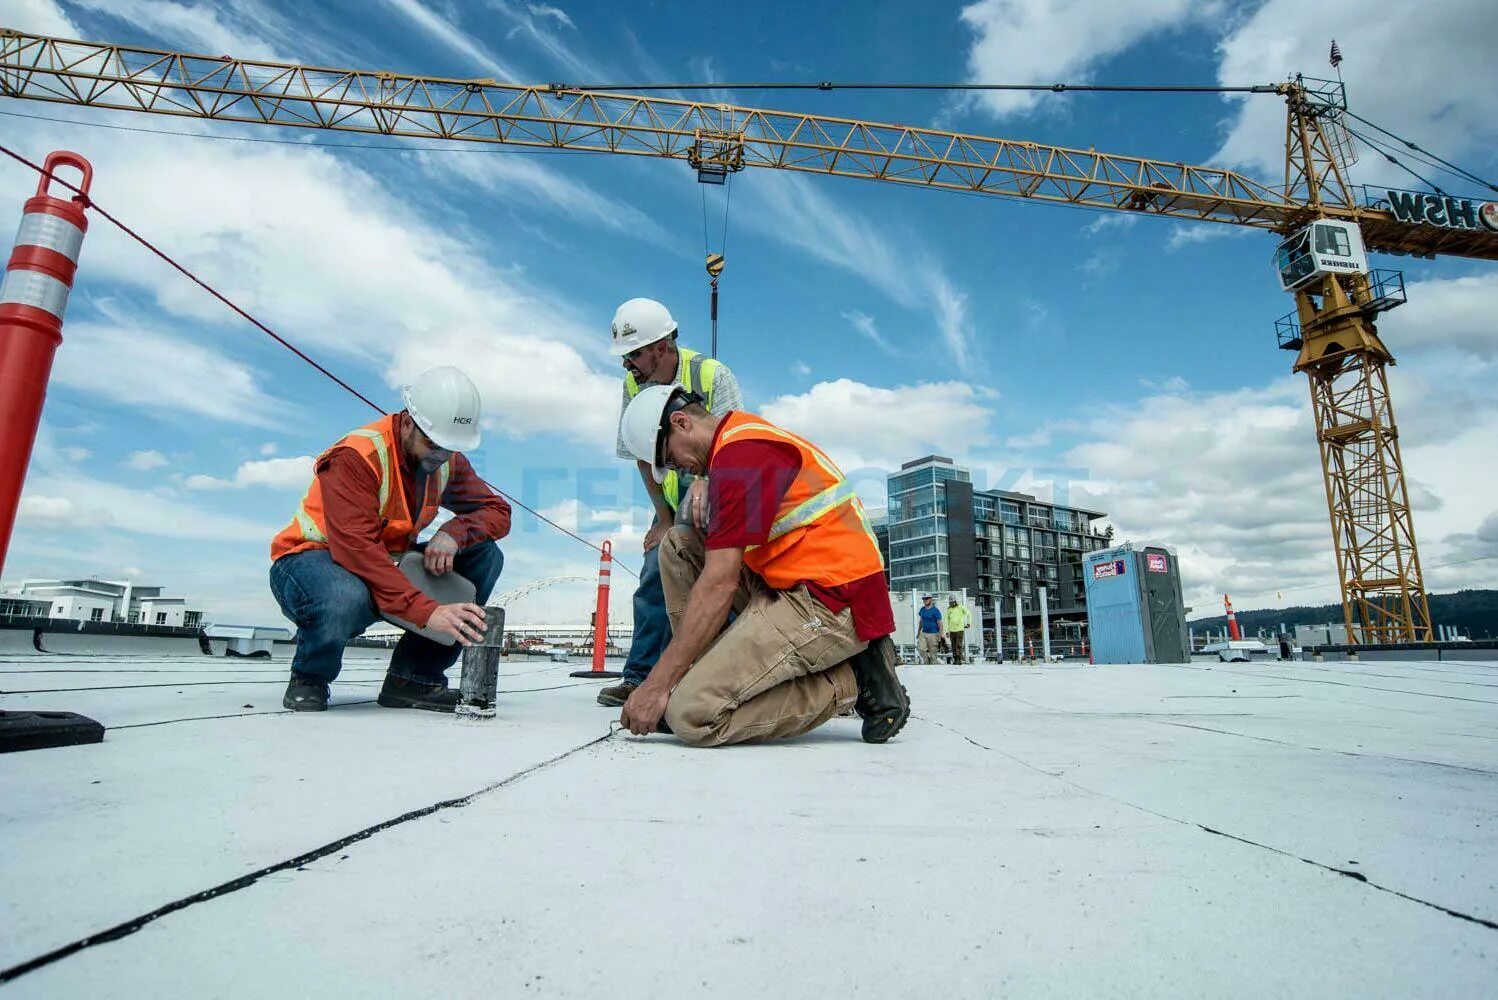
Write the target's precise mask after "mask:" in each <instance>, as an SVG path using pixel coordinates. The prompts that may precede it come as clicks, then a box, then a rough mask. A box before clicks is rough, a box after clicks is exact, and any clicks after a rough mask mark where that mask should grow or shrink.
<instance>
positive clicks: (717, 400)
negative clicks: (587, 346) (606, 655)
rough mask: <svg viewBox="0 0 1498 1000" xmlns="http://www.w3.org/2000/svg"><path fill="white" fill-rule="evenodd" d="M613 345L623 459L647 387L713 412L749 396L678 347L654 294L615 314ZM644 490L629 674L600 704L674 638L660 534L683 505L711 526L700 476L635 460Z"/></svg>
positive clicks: (611, 703) (714, 364)
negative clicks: (627, 419) (632, 410)
mask: <svg viewBox="0 0 1498 1000" xmlns="http://www.w3.org/2000/svg"><path fill="white" fill-rule="evenodd" d="M613 338H614V339H613V344H612V345H611V346H610V348H609V352H610V353H611V354H613V355H614V356H615V357H617V358H622V359H623V362H624V370H625V375H624V401H623V402H622V403H621V404H620V407H619V440H618V443H617V444H616V446H615V450H616V452H617V453H618V455H619V457H620V458H623V459H632V458H634V457H635V456H634V454H633V453H632V452H631V451H630V450H629V448H628V447H627V446H626V445H625V441H624V413H625V411H626V410H627V409H628V407H629V403H630V400H632V399H634V398H635V397H636V396H638V395H639V393H640V390H641V389H643V388H644V387H645V386H647V385H679V386H681V387H683V388H684V389H686V391H687V392H691V393H696V394H697V395H698V396H700V397H702V399H703V405H704V406H706V408H707V410H708V412H710V413H719V414H721V413H727V412H728V411H729V410H741V409H743V407H744V401H743V398H742V397H741V396H740V394H739V383H738V380H737V379H736V378H734V375H733V372H732V371H730V370H729V368H728V366H727V365H725V364H723V363H722V362H721V361H717V360H715V359H713V358H709V357H707V356H706V355H703V354H700V353H698V352H697V351H690V350H687V349H686V348H685V347H678V346H676V320H674V319H672V318H671V313H670V312H668V311H667V309H666V307H665V306H663V305H661V304H660V303H659V302H657V301H655V300H654V299H630V300H629V301H628V302H625V303H624V304H623V305H621V306H620V307H619V308H618V309H617V310H615V312H614V323H613ZM636 465H637V466H638V467H639V470H640V478H641V479H642V480H644V482H645V492H646V493H648V494H649V495H650V504H651V506H652V507H653V508H654V509H655V519H654V520H653V521H652V522H651V524H650V529H649V530H648V531H646V532H645V558H644V562H643V564H642V565H641V568H640V585H639V586H638V587H636V588H635V598H634V606H635V634H634V639H633V641H631V642H630V645H629V656H628V658H627V659H626V660H625V661H624V670H623V675H624V676H623V677H622V678H621V679H620V682H619V683H618V684H615V685H613V686H612V687H606V688H604V689H603V690H602V691H599V692H598V704H600V705H604V706H607V707H610V708H618V707H619V706H620V705H623V704H624V702H625V701H626V700H627V699H628V698H629V696H630V694H631V693H632V692H633V691H634V690H635V688H637V687H639V686H640V685H641V684H643V683H644V682H645V678H646V677H648V676H650V670H651V668H652V667H654V666H655V661H656V660H658V659H659V658H660V655H661V653H662V651H664V650H665V648H666V644H667V643H668V642H670V641H671V622H670V619H669V618H668V617H667V616H666V595H665V593H664V591H662V589H661V570H660V551H659V548H658V547H659V545H660V542H661V538H662V537H664V536H665V533H666V532H667V531H669V530H670V528H671V525H672V524H674V523H675V521H676V519H677V512H678V510H679V509H680V508H682V507H683V503H682V497H683V490H685V496H686V504H685V510H683V511H682V516H683V517H685V518H689V519H691V520H692V521H693V523H695V524H696V525H697V526H698V527H699V528H701V529H703V530H706V528H707V500H706V497H707V484H706V483H705V482H703V481H702V480H696V481H694V480H693V478H692V477H691V476H690V475H684V474H681V473H678V472H676V471H674V470H672V471H670V472H668V473H667V474H666V477H665V479H664V480H663V481H661V482H659V483H657V482H656V480H655V477H654V476H652V475H651V474H650V463H649V462H636Z"/></svg>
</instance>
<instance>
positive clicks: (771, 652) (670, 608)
mask: <svg viewBox="0 0 1498 1000" xmlns="http://www.w3.org/2000/svg"><path fill="white" fill-rule="evenodd" d="M706 558H707V549H706V547H705V545H704V539H703V536H702V533H701V532H700V531H697V530H696V529H695V528H687V527H682V526H677V527H675V528H672V529H671V530H670V531H669V532H668V533H667V535H666V537H665V539H664V540H663V541H662V542H661V584H662V586H663V587H664V589H665V591H666V614H667V615H669V616H670V618H671V629H672V631H673V632H679V631H680V628H681V618H682V615H683V614H684V613H685V612H686V609H687V597H688V596H689V595H690V594H691V592H692V586H693V585H694V584H695V583H696V582H697V578H698V577H699V576H701V575H702V567H703V564H704V561H705V560H706ZM733 606H734V609H735V610H736V611H738V617H737V618H735V619H734V621H733V623H732V624H730V625H729V626H728V627H727V628H725V629H724V630H723V631H722V633H721V634H719V636H718V638H717V639H716V640H714V641H713V644H712V645H711V646H709V647H708V648H707V650H706V651H705V652H703V654H702V655H701V656H700V657H698V659H697V662H696V663H694V664H692V667H691V669H690V670H688V671H687V673H686V676H684V677H683V678H682V679H681V682H680V683H679V684H677V685H676V690H675V691H673V692H671V700H670V701H669V702H667V704H666V723H667V725H669V726H670V727H671V731H672V732H673V733H675V734H676V735H677V736H678V737H679V738H680V739H682V740H683V741H684V742H686V743H690V744H691V745H692V746H703V747H707V746H723V745H725V744H729V743H744V742H748V741H751V740H773V739H782V738H785V737H789V736H800V735H801V734H802V733H805V732H810V731H811V730H813V729H815V728H817V727H818V726H820V725H821V724H822V723H824V722H826V721H827V720H828V719H830V718H832V717H833V716H834V715H837V714H838V713H839V712H841V711H843V710H844V709H845V708H848V707H849V706H851V705H852V704H853V702H854V701H856V700H857V698H858V683H857V681H856V680H854V677H853V667H852V665H851V664H849V663H848V662H847V661H848V658H849V657H852V656H856V655H857V654H858V653H861V652H862V651H863V650H864V648H865V647H866V646H867V645H868V643H866V642H862V641H860V640H859V638H858V635H857V633H856V632H855V631H854V628H853V614H852V612H851V611H850V610H849V609H848V608H844V609H843V610H842V611H840V612H838V613H837V614H833V613H832V612H830V611H828V610H827V609H826V608H825V607H823V606H822V604H821V602H819V601H818V600H817V599H816V598H814V597H812V596H811V594H810V593H808V592H807V589H806V588H805V587H804V586H798V587H796V588H795V589H794V590H772V589H771V588H770V587H769V585H768V584H766V583H765V581H764V580H763V579H762V578H761V577H759V576H758V575H757V574H755V573H752V572H750V571H749V570H748V569H745V570H744V572H743V576H742V577H741V579H740V582H739V591H738V593H737V594H736V595H735V596H734V602H733Z"/></svg>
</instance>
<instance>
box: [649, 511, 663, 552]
mask: <svg viewBox="0 0 1498 1000" xmlns="http://www.w3.org/2000/svg"><path fill="white" fill-rule="evenodd" d="M665 537H666V526H665V525H664V524H662V523H661V519H660V518H659V517H657V518H656V519H655V520H654V521H651V522H650V527H648V528H646V529H645V548H644V550H643V551H645V552H649V551H650V550H651V549H653V548H655V547H656V546H657V545H659V544H661V539H662V538H665Z"/></svg>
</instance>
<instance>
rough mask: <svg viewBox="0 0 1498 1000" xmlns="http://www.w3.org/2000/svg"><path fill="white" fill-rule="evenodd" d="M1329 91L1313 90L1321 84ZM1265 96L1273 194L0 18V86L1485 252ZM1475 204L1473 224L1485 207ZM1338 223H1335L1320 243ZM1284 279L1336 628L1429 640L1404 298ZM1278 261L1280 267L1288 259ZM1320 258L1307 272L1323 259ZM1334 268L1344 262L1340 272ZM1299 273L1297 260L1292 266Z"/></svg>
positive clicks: (881, 135) (1359, 283) (1316, 277)
mask: <svg viewBox="0 0 1498 1000" xmlns="http://www.w3.org/2000/svg"><path fill="white" fill-rule="evenodd" d="M1331 88H1335V90H1333V89H1331ZM1255 89H1260V90H1262V91H1264V92H1270V93H1277V94H1279V95H1280V96H1282V97H1283V98H1284V99H1285V101H1286V105H1287V109H1288V115H1287V119H1286V144H1285V175H1284V185H1283V187H1282V188H1276V187H1274V186H1272V185H1268V184H1264V183H1261V182H1259V181H1256V180H1253V179H1252V178H1249V177H1247V176H1244V175H1243V174H1240V173H1238V172H1236V171H1232V170H1225V169H1221V168H1217V167H1207V166H1194V165H1191V164H1185V163H1179V162H1174V161H1168V160H1156V159H1150V158H1147V157H1137V156H1124V155H1117V154H1110V153H1099V152H1097V151H1096V150H1093V149H1086V150H1083V149H1075V148H1068V147H1063V146H1056V145H1050V144H1046V143H1037V142H1028V141H1021V140H1013V139H1003V138H995V137H990V136H979V135H972V134H967V133H960V132H951V131H945V130H940V129H927V128H917V127H912V126H905V125H894V124H885V123H879V122H869V121H862V120H858V119H850V118H838V117H832V116H826V115H815V114H803V113H797V112H787V111H777V110H772V109H761V108H748V107H740V106H737V105H729V104H719V103H706V102H698V101H688V100H681V99H675V98H666V97H653V96H652V97H647V96H641V95H636V94H620V93H604V92H597V91H588V90H581V89H577V88H572V87H568V86H566V85H563V84H549V85H540V86H525V85H518V84H508V83H500V82H498V81H494V80H465V79H456V78H449V77H433V76H416V75H409V74H398V73H387V72H370V71H363V70H351V69H332V68H324V67H311V66H301V65H296V64H290V63H277V62H267V61H256V60H242V59H234V58H232V57H230V56H206V55H193V54H189V53H181V52H173V51H169V50H162V49H150V48H141V47H137V46H124V45H113V44H108V43H95V42H84V41H75V40H69V39H60V38H51V37H48V36H43V35H33V34H28V33H24V32H19V31H13V30H10V29H0V96H6V97H13V98H21V99H26V100H37V101H49V102H53V103H59V104H70V105H78V106H85V107H102V108H110V109H118V110H128V111H139V112H147V113H151V114H165V115H175V116H178V117H187V118H200V119H211V120H215V121H232V122H247V123H256V124H266V125H277V126H288V127H295V128H315V129H329V130H335V131H342V132H355V133H365V134H371V135H391V136H406V137H414V138H423V139H443V140H454V141H462V142H478V143H497V144H506V145H518V146H531V147H546V148H554V149H574V150H588V151H593V152H600V153H612V154H620V155H634V156H651V157H656V158H661V159H671V160H683V161H686V162H687V163H689V164H690V165H691V166H692V167H694V168H695V169H696V170H697V171H698V177H699V179H701V180H704V181H708V182H713V181H721V179H722V178H723V177H724V176H725V175H726V174H728V173H733V172H737V171H739V170H743V169H744V168H746V167H758V168H768V169H779V170H792V171H799V172H803V173H816V174H828V175H833V176H841V177H852V178H861V179H866V180H876V181H881V182H885V183H895V184H903V185H907V186H917V187H925V188H934V189H938V190H954V191H964V192H970V193H977V194H987V195H993V196H996V197H1008V198H1020V199H1024V200H1027V201H1035V202H1041V203H1052V204H1065V205H1075V206H1082V207H1088V208H1095V209H1107V210H1115V211H1125V212H1135V213H1144V214H1153V215H1164V216H1169V217H1172V218H1177V219H1186V220H1194V221H1201V222H1217V223H1223V224H1228V225H1238V226H1250V227H1253V228H1257V229H1263V230H1266V231H1269V232H1273V233H1276V234H1278V235H1280V236H1281V237H1283V238H1285V239H1286V243H1284V244H1282V245H1281V253H1280V258H1279V259H1280V260H1281V262H1282V280H1286V279H1285V277H1284V275H1285V274H1286V273H1287V272H1286V268H1285V266H1283V265H1285V264H1287V263H1288V262H1289V261H1290V258H1289V256H1287V252H1286V247H1287V246H1291V245H1292V244H1294V245H1295V246H1300V247H1302V248H1303V249H1305V251H1306V252H1305V254H1303V255H1302V256H1300V257H1298V258H1296V260H1298V261H1301V262H1303V261H1305V260H1322V259H1323V257H1318V256H1317V254H1316V253H1313V252H1312V251H1313V250H1315V247H1313V246H1312V245H1311V241H1314V240H1319V239H1321V238H1322V237H1323V236H1325V237H1327V238H1329V239H1332V240H1333V241H1334V242H1335V241H1337V240H1342V241H1343V242H1345V243H1347V244H1348V245H1349V246H1350V245H1351V243H1356V250H1357V253H1358V254H1363V252H1364V247H1365V246H1366V249H1368V250H1374V251H1387V252H1392V253H1399V254H1404V253H1409V254H1417V255H1420V256H1431V255H1434V254H1437V253H1446V254H1453V255H1459V256H1465V257H1473V258H1482V259H1487V260H1498V230H1495V229H1492V228H1487V227H1486V226H1472V227H1466V228H1461V227H1441V226H1434V225H1424V224H1421V223H1420V222H1418V221H1411V220H1409V219H1407V218H1402V217H1401V216H1399V215H1398V214H1396V213H1395V212H1394V211H1392V210H1391V208H1392V206H1391V208H1382V207H1374V206H1371V205H1365V204H1360V203H1359V201H1358V199H1357V198H1356V197H1355V195H1354V192H1353V189H1352V187H1351V185H1350V184H1349V183H1348V180H1347V177H1346V174H1345V165H1344V160H1345V157H1346V152H1345V150H1346V148H1348V147H1347V146H1346V143H1345V142H1344V141H1343V137H1344V135H1345V133H1343V132H1342V130H1341V123H1340V115H1341V112H1342V111H1345V107H1346V106H1345V100H1344V99H1343V97H1342V94H1341V89H1340V84H1334V85H1328V86H1326V87H1319V86H1317V84H1316V81H1305V80H1302V79H1300V78H1296V79H1295V80H1292V81H1288V82H1286V83H1283V84H1276V85H1271V86H1265V87H1263V88H1255ZM1485 218H1486V217H1485ZM1339 234H1340V235H1339ZM1363 261H1364V263H1363V266H1362V268H1361V270H1357V269H1353V270H1348V271H1344V272H1342V273H1337V272H1336V271H1329V272H1327V273H1321V271H1320V270H1315V269H1313V270H1312V272H1310V273H1301V272H1297V277H1296V278H1295V283H1294V286H1293V287H1292V285H1291V284H1290V283H1287V284H1286V287H1287V289H1290V290H1291V291H1293V293H1294V295H1295V311H1294V312H1293V313H1291V314H1290V315H1289V316H1287V317H1285V318H1284V319H1282V320H1280V321H1279V323H1278V324H1277V326H1278V328H1279V340H1280V346H1281V347H1283V348H1286V349H1289V350H1294V351H1296V352H1297V357H1296V361H1295V370H1296V371H1299V372H1304V373H1305V374H1306V376H1307V377H1308V380H1309V382H1310V387H1311V402H1312V409H1313V412H1314V414H1315V419H1316V431H1317V442H1318V446H1319V448H1320V452H1321V460H1322V471H1323V478H1324V480H1325V484H1326V497H1327V506H1328V510H1329V513H1330V516H1331V524H1332V538H1333V545H1334V548H1335V552H1336V561H1337V572H1338V582H1339V584H1340V587H1341V592H1342V603H1343V610H1344V616H1345V619H1346V623H1347V626H1348V629H1349V634H1350V636H1352V637H1354V641H1362V642H1368V643H1371V642H1412V641H1421V640H1428V639H1429V638H1430V636H1431V626H1430V612H1429V608H1428V606H1427V602H1426V595H1425V590H1424V581H1423V579H1422V577H1421V572H1420V559H1419V554H1418V551H1417V547H1416V542H1415V530H1414V522H1413V518H1412V516H1411V513H1410V505H1409V495H1408V490H1407V488H1406V486H1405V478H1404V469H1403V464H1402V461H1401V458H1400V453H1399V434H1398V428H1397V425H1396V423H1395V421H1394V412H1393V406H1392V404H1391V402H1390V400H1389V391H1388V382H1387V378H1386V374H1385V368H1386V367H1387V366H1388V365H1390V364H1392V363H1393V362H1394V359H1393V355H1392V354H1391V353H1390V352H1389V350H1388V348H1387V347H1385V346H1384V344H1383V342H1382V341H1381V340H1380V339H1379V336H1378V331H1377V328H1376V327H1375V325H1374V322H1373V320H1374V317H1376V316H1377V315H1379V314H1380V313H1382V312H1383V311H1385V310H1387V309H1389V308H1392V307H1393V306H1395V305H1398V304H1399V303H1401V302H1403V301H1404V288H1403V279H1402V276H1400V275H1399V274H1398V273H1397V272H1385V271H1369V270H1368V269H1367V267H1366V257H1365V256H1364V257H1363ZM1297 266H1298V265H1297ZM1330 266H1331V265H1328V267H1330ZM1344 266H1345V265H1344ZM1302 270H1303V269H1302Z"/></svg>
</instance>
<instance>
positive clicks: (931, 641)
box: [916, 632, 941, 664]
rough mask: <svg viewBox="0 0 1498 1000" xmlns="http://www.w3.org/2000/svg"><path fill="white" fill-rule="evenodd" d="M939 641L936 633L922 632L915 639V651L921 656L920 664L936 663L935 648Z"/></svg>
mask: <svg viewBox="0 0 1498 1000" xmlns="http://www.w3.org/2000/svg"><path fill="white" fill-rule="evenodd" d="M940 641H941V636H940V635H939V634H937V633H936V632H922V633H921V634H920V635H919V636H918V637H917V638H916V649H917V651H918V652H919V653H920V654H921V662H922V663H926V664H931V663H935V662H936V647H937V643H938V642H940Z"/></svg>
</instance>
